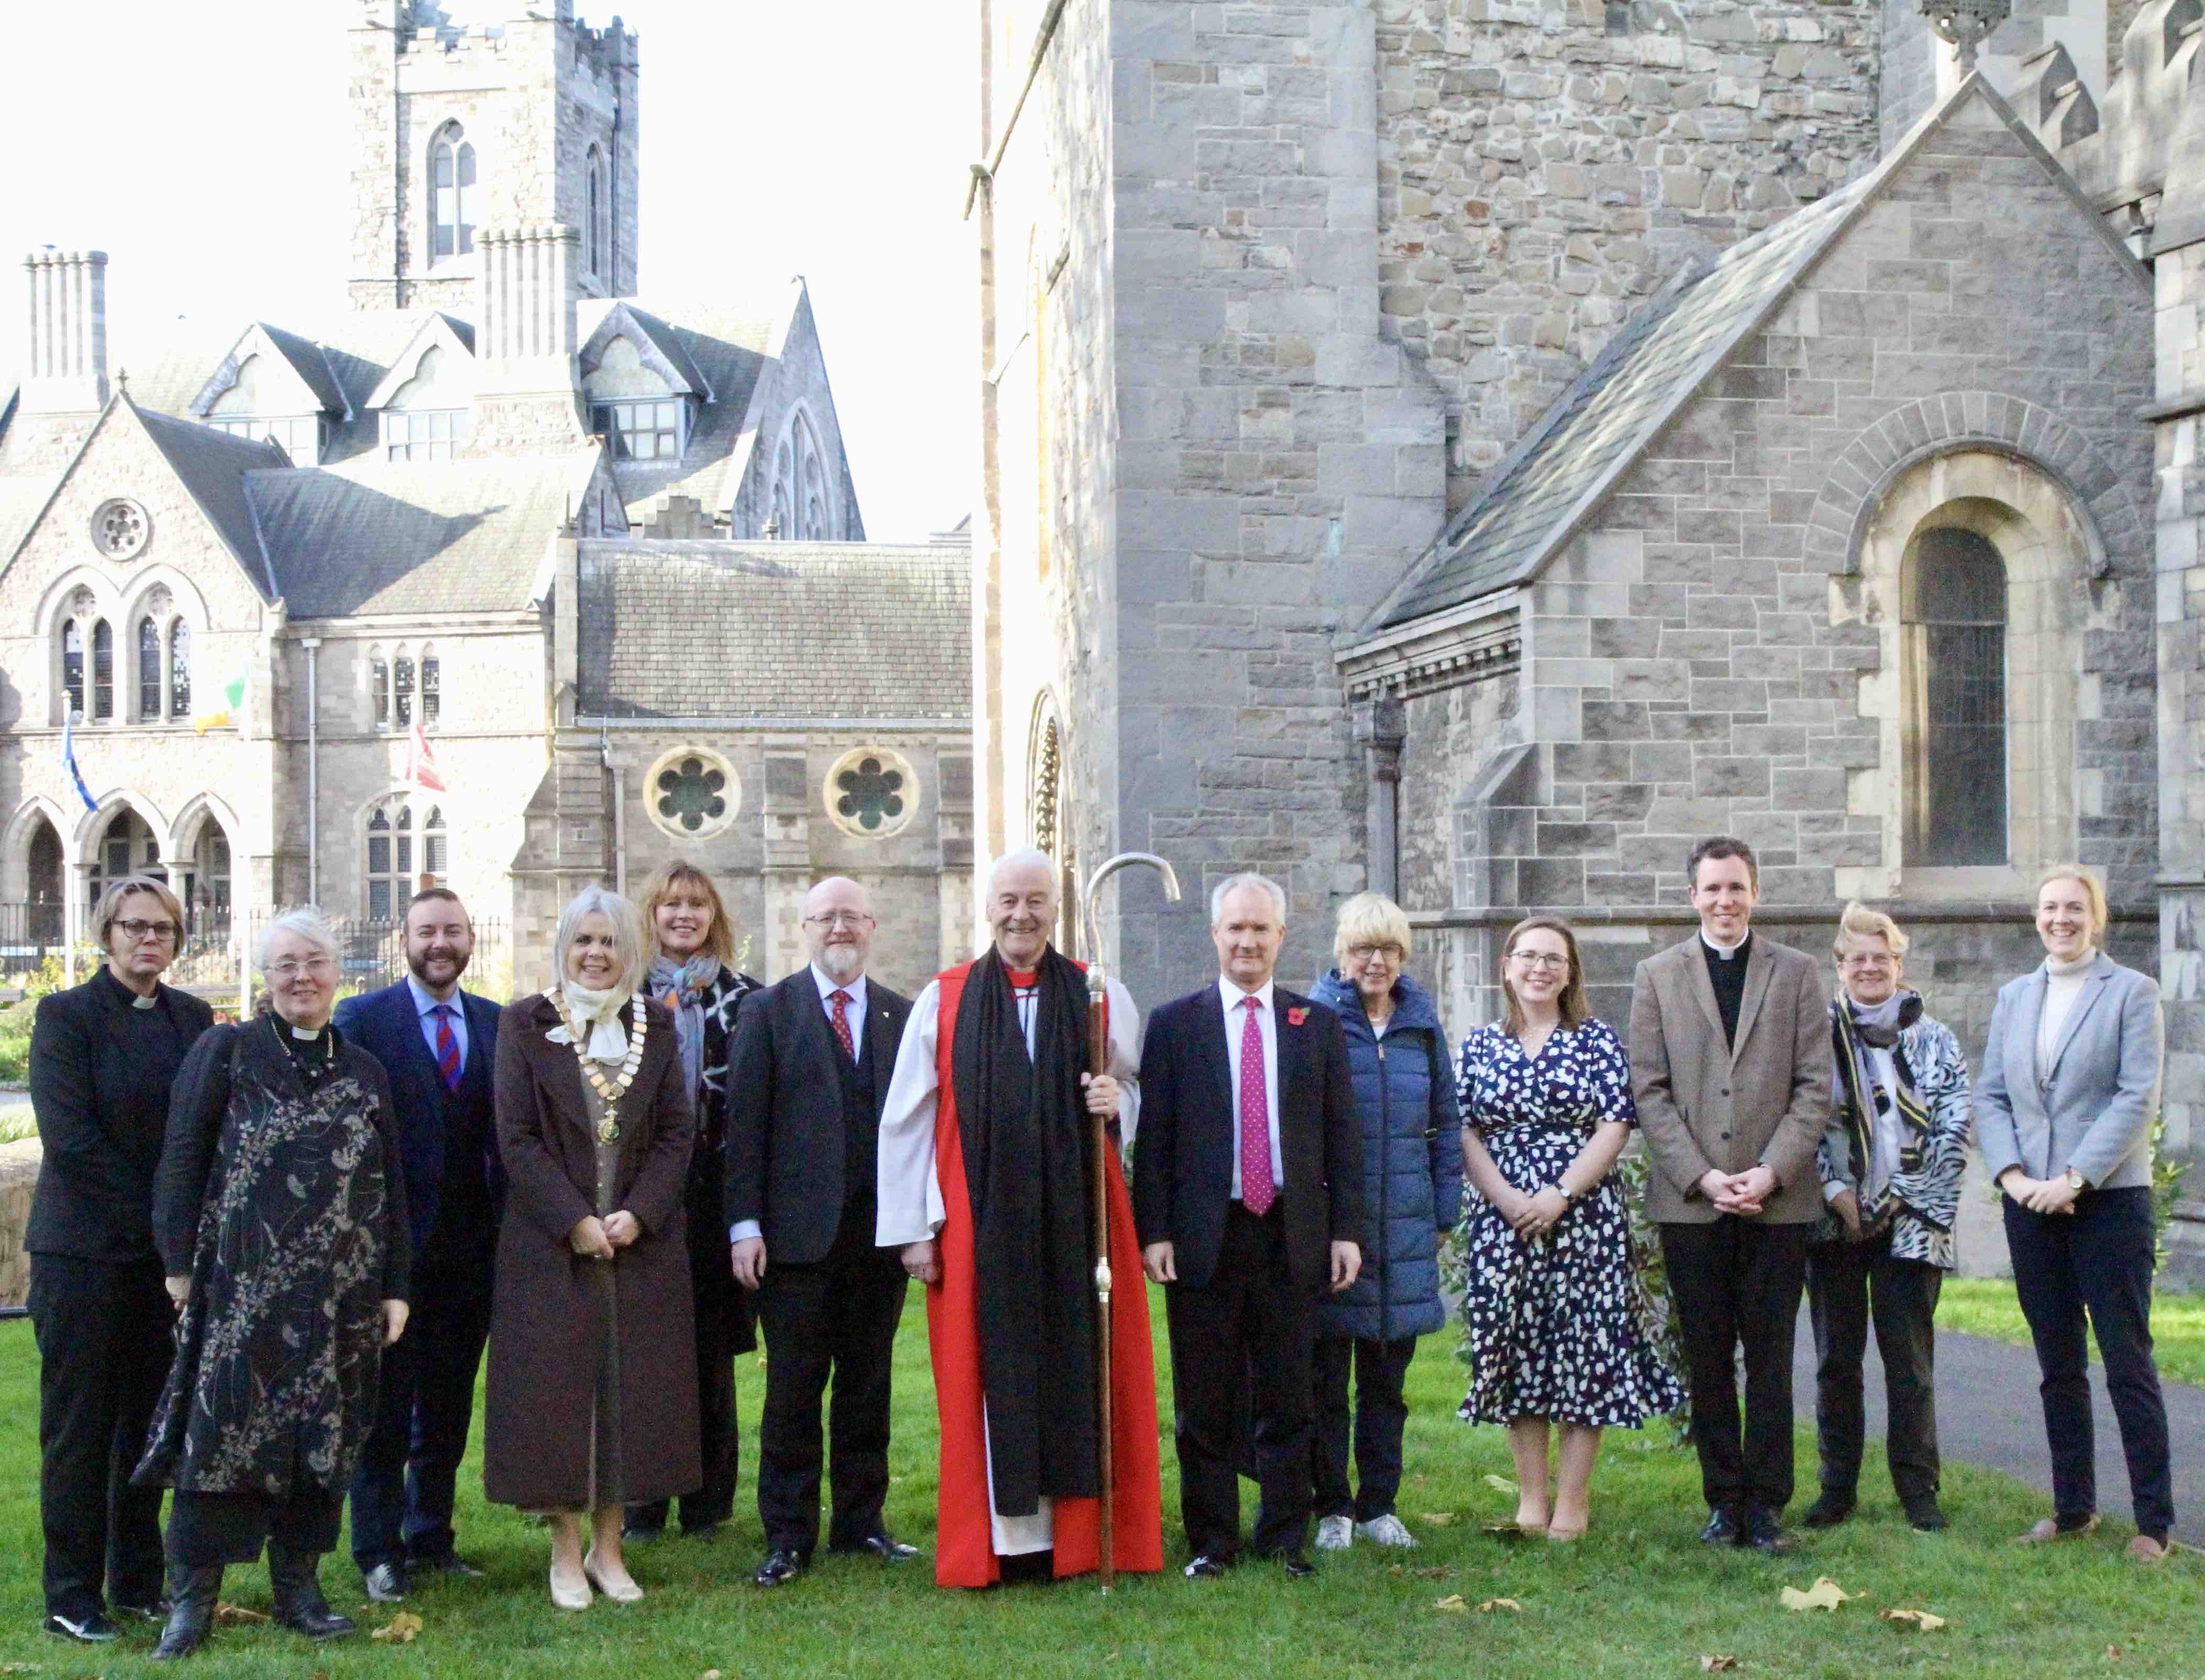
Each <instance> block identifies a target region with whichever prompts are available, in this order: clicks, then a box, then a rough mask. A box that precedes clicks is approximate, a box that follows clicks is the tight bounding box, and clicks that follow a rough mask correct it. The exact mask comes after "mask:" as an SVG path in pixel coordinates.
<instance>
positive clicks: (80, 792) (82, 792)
mask: <svg viewBox="0 0 2205 1680" xmlns="http://www.w3.org/2000/svg"><path fill="white" fill-rule="evenodd" d="M62 763H63V764H65V765H67V766H68V773H69V780H70V781H72V782H74V783H76V796H77V797H78V798H79V799H80V800H82V801H84V808H85V809H86V810H87V811H97V810H98V809H99V801H98V800H96V799H94V798H93V797H92V790H91V789H89V788H87V787H86V786H85V784H84V772H83V771H81V770H79V769H78V768H77V767H76V713H75V712H70V713H69V714H68V716H67V717H66V718H63V719H62Z"/></svg>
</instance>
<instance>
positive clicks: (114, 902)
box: [92, 875, 184, 956]
mask: <svg viewBox="0 0 2205 1680" xmlns="http://www.w3.org/2000/svg"><path fill="white" fill-rule="evenodd" d="M140 892H150V893H152V895H153V897H156V898H158V899H159V900H160V901H161V908H162V909H164V910H166V911H167V912H168V913H169V920H170V921H173V922H174V923H175V924H176V938H175V944H171V945H170V946H169V950H171V951H174V950H178V949H180V948H181V946H182V944H183V943H184V907H183V905H182V904H181V903H178V902H177V899H176V895H175V893H173V892H171V891H169V884H168V883H167V882H166V881H157V880H155V879H153V878H152V876H151V875H125V876H124V877H123V878H122V879H121V880H119V881H116V882H114V883H112V884H111V885H110V886H109V887H108V889H107V891H104V892H103V893H101V894H100V895H99V903H98V904H96V905H94V906H93V907H92V943H93V944H96V945H98V947H99V948H100V950H103V951H106V952H107V953H108V955H110V956H113V955H114V952H113V950H111V949H110V946H109V945H108V943H107V936H108V935H109V934H110V933H112V932H114V931H115V924H116V922H118V921H120V920H122V901H123V900H124V899H126V898H128V897H131V896H132V895H133V894H134V893H140Z"/></svg>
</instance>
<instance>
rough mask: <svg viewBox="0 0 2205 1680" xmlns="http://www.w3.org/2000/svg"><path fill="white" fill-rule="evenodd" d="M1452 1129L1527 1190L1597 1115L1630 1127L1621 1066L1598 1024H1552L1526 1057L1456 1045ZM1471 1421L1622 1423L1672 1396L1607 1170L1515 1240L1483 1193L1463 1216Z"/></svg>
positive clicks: (1561, 1165) (1677, 1392)
mask: <svg viewBox="0 0 2205 1680" xmlns="http://www.w3.org/2000/svg"><path fill="white" fill-rule="evenodd" d="M1460 1096H1461V1105H1462V1122H1463V1124H1464V1125H1465V1126H1467V1127H1470V1128H1471V1129H1474V1130H1475V1131H1476V1132H1477V1135H1478V1136H1479V1137H1480V1138H1481V1139H1483V1141H1484V1144H1485V1147H1486V1150H1487V1152H1488V1153H1489V1154H1491V1156H1492V1157H1493V1160H1494V1165H1496V1166H1498V1167H1499V1168H1500V1169H1501V1177H1504V1178H1506V1179H1507V1181H1508V1182H1509V1183H1511V1184H1513V1185H1514V1186H1515V1187H1516V1188H1517V1189H1519V1190H1522V1191H1524V1192H1525V1193H1527V1194H1529V1193H1531V1192H1535V1191H1536V1190H1538V1189H1542V1187H1544V1186H1546V1185H1548V1184H1553V1183H1559V1182H1560V1178H1561V1176H1562V1174H1563V1173H1564V1172H1565V1171H1567V1170H1568V1167H1569V1165H1570V1163H1571V1162H1572V1160H1574V1159H1576V1158H1577V1154H1578V1151H1579V1150H1581V1149H1582V1148H1584V1146H1585V1144H1586V1142H1587V1141H1589V1140H1590V1138H1591V1136H1592V1135H1593V1130H1594V1129H1595V1128H1596V1127H1597V1126H1598V1125H1600V1124H1601V1123H1602V1122H1603V1121H1608V1120H1620V1121H1622V1122H1623V1123H1626V1125H1630V1126H1634V1127H1635V1126H1636V1125H1637V1123H1638V1110H1637V1105H1635V1104H1634V1103H1633V1102H1632V1101H1631V1062H1630V1058H1629V1057H1627V1056H1626V1054H1625V1053H1624V1049H1623V1046H1622V1044H1621V1043H1620V1041H1618V1040H1617V1038H1616V1036H1615V1034H1614V1031H1613V1030H1612V1029H1611V1028H1609V1027H1608V1025H1607V1024H1606V1023H1605V1022H1600V1021H1586V1022H1582V1023H1581V1024H1580V1025H1578V1026H1577V1027H1576V1028H1570V1029H1567V1030H1565V1029H1563V1028H1559V1027H1558V1028H1555V1029H1554V1032H1553V1033H1551V1034H1548V1039H1547V1041H1546V1043H1544V1044H1543V1045H1542V1046H1540V1047H1539V1053H1538V1055H1537V1056H1536V1057H1525V1055H1524V1047H1523V1046H1521V1045H1520V1044H1519V1043H1518V1042H1517V1040H1516V1038H1515V1036H1514V1035H1513V1034H1511V1033H1509V1032H1508V1031H1507V1029H1506V1028H1503V1027H1501V1026H1500V1025H1498V1024H1495V1025H1494V1026H1490V1027H1486V1028H1481V1029H1479V1030H1478V1031H1477V1032H1475V1033H1473V1034H1471V1035H1470V1037H1469V1038H1467V1039H1465V1040H1464V1041H1463V1046H1462V1067H1461V1080H1460ZM1467 1246H1468V1254H1469V1275H1470V1285H1469V1289H1468V1291H1467V1293H1466V1294H1465V1297H1464V1302H1463V1316H1464V1320H1465V1322H1466V1324H1467V1325H1468V1326H1469V1331H1470V1352H1471V1381H1470V1392H1469V1394H1468V1395H1467V1396H1465V1397H1464V1400H1463V1403H1462V1404H1461V1406H1460V1407H1459V1408H1458V1409H1457V1414H1458V1415H1459V1416H1460V1417H1461V1418H1463V1419H1464V1420H1465V1421H1466V1422H1471V1423H1508V1422H1512V1421H1514V1420H1515V1419H1517V1418H1519V1417H1543V1418H1549V1419H1552V1420H1554V1421H1556V1422H1558V1423H1580V1424H1585V1425H1589V1426H1592V1427H1623V1428H1630V1429H1635V1428H1637V1427H1638V1426H1639V1425H1640V1424H1642V1423H1643V1422H1645V1421H1646V1420H1647V1419H1648V1418H1649V1417H1654V1416H1656V1415H1661V1414H1662V1413H1666V1412H1672V1411H1674V1410H1676V1409H1677V1408H1678V1407H1679V1406H1680V1405H1682V1404H1683V1403H1684V1400H1685V1389H1684V1385H1683V1383H1682V1382H1680V1381H1679V1379H1678V1376H1677V1373H1675V1372H1674V1371H1673V1370H1672V1369H1671V1368H1670V1367H1668V1365H1667V1363H1666V1362H1665V1361H1663V1359H1662V1357H1661V1352H1660V1350H1659V1349H1658V1348H1657V1347H1656V1346H1655V1343H1654V1342H1653V1341H1652V1340H1651V1339H1650V1338H1649V1336H1648V1335H1647V1332H1646V1321H1645V1302H1644V1292H1643V1290H1641V1289H1640V1287H1639V1284H1638V1272H1637V1266H1636V1265H1635V1264H1634V1262H1633V1258H1632V1255H1631V1232H1630V1225H1629V1222H1628V1218H1627V1216H1626V1211H1625V1208H1624V1202H1623V1186H1622V1183H1621V1182H1620V1180H1619V1179H1618V1177H1616V1175H1615V1174H1614V1172H1610V1173H1609V1174H1608V1177H1606V1178H1604V1179H1602V1181H1601V1183H1600V1186H1599V1188H1598V1189H1596V1190H1595V1191H1594V1192H1593V1194H1590V1195H1589V1196H1587V1197H1585V1198H1584V1200H1581V1201H1579V1202H1578V1204H1577V1206H1574V1207H1572V1208H1571V1209H1570V1211H1569V1212H1566V1213H1565V1214H1564V1215H1563V1216H1562V1218H1561V1219H1560V1222H1559V1223H1558V1224H1556V1225H1555V1226H1554V1229H1553V1230H1551V1231H1549V1232H1548V1233H1547V1235H1546V1236H1542V1237H1539V1238H1536V1239H1535V1240H1532V1241H1529V1242H1527V1241H1526V1240H1525V1239H1524V1238H1523V1237H1521V1236H1518V1235H1517V1234H1516V1232H1515V1231H1514V1230H1513V1229H1512V1228H1511V1227H1510V1225H1509V1224H1508V1222H1507V1220H1506V1219H1504V1218H1501V1214H1500V1212H1498V1211H1497V1210H1496V1209H1495V1207H1494V1206H1492V1204H1490V1203H1489V1202H1487V1201H1485V1200H1483V1199H1473V1200H1472V1202H1471V1210H1470V1215H1469V1236H1468V1244H1467Z"/></svg>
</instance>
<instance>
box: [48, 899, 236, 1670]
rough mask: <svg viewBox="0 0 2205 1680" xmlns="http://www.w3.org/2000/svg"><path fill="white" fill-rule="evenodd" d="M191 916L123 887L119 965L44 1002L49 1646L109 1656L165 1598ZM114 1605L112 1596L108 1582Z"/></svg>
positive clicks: (110, 920)
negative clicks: (157, 1457) (151, 1429)
mask: <svg viewBox="0 0 2205 1680" xmlns="http://www.w3.org/2000/svg"><path fill="white" fill-rule="evenodd" d="M183 921H184V913H183V909H182V907H181V905H179V904H178V903H177V902H176V900H175V897H174V896H173V895H172V894H171V893H170V892H169V889H168V887H167V886H166V885H164V884H163V883H162V882H159V881H156V880H152V879H147V878H145V877H142V876H132V877H129V878H127V879H123V880H121V881H117V882H116V884H115V885H112V886H110V887H109V888H108V890H107V891H106V892H105V893H104V895H103V896H102V897H101V898H100V901H99V905H98V909H96V910H95V911H94V912H93V913H92V937H93V938H94V939H96V940H97V941H98V943H99V944H100V945H101V946H102V947H104V949H105V950H106V952H107V960H106V962H104V963H102V964H101V965H100V967H99V968H97V969H95V970H94V971H93V972H92V978H91V979H90V980H86V981H85V983H84V984H83V985H81V986H71V987H70V988H69V989H68V991H66V992H53V993H51V995H49V996H47V997H45V998H40V999H39V1009H38V1016H37V1021H36V1022H35V1024H34V1025H33V1027H32V1028H31V1105H32V1107H33V1110H34V1111H36V1113H37V1116H38V1121H39V1141H40V1142H41V1143H42V1144H43V1145H44V1146H45V1155H44V1156H43V1158H42V1159H40V1161H39V1185H38V1189H37V1191H36V1192H35V1193H34V1194H33V1198H32V1201H31V1222H30V1229H29V1230H27V1232H26V1233H25V1234H24V1238H23V1247H24V1248H27V1250H29V1251H30V1253H31V1254H32V1255H33V1257H34V1258H33V1261H32V1266H31V1296H30V1308H31V1328H32V1331H33V1333H34V1334H35V1335H36V1336H37V1337H38V1343H39V1360H40V1363H39V1516H40V1517H41V1519H42V1520H43V1522H44V1523H45V1543H46V1549H45V1596H46V1619H45V1630H46V1631H47V1632H48V1633H50V1634H54V1635H58V1636H60V1637H62V1638H63V1639H71V1640H75V1641H79V1642H80V1643H82V1644H87V1645H102V1644H107V1643H110V1642H111V1641H114V1640H115V1639H116V1638H117V1637H118V1636H119V1635H120V1633H121V1629H118V1628H117V1627H116V1625H115V1623H114V1622H113V1621H112V1620H111V1619H110V1617H109V1616H108V1614H107V1612H108V1611H109V1610H110V1608H111V1609H113V1610H116V1611H121V1612H123V1613H125V1614H128V1615H134V1616H136V1617H140V1618H141V1619H146V1620H153V1621H158V1620H159V1619H161V1618H162V1617H165V1616H166V1615H167V1614H168V1611H167V1609H166V1608H165V1607H164V1606H163V1602H162V1599H161V1576H162V1564H161V1490H160V1489H159V1488H158V1487H137V1486H133V1485H132V1484H131V1480H130V1473H131V1471H132V1470H134V1469H136V1468H137V1464H138V1455H139V1454H140V1452H142V1451H144V1450H145V1445H146V1427H147V1425H148V1424H149V1423H150V1422H151V1421H152V1416H153V1408H154V1405H155V1403H157V1402H158V1400H159V1399H160V1397H161V1385H162V1384H163V1381H165V1380H166V1379H167V1377H168V1374H169V1355H170V1354H171V1353H172V1352H173V1350H174V1348H173V1343H172V1340H171V1337H170V1335H169V1326H171V1325H172V1324H173V1323H174V1322H175V1314H174V1313H173V1312H172V1311H171V1310H170V1308H169V1296H168V1292H167V1290H164V1289H163V1287H162V1285H161V1260H160V1257H159V1255H158V1254H156V1253H155V1252H154V1249H153V1172H154V1169H155V1168H156V1167H157V1166H158V1165H159V1163H160V1159H161V1140H162V1137H163V1135H164V1134H165V1132H166V1129H167V1126H168V1119H169V1085H170V1084H171V1082H173V1081H174V1080H175V1076H176V1069H178V1068H179V1067H180V1066H181V1065H182V1063H183V1059H184V1053H185V1052H186V1051H188V1050H189V1049H190V1048H191V1047H192V1046H193V1044H194V1043H196V1042H197V1041H198V1040H199V1034H202V1033H204V1032H205V1031H206V1030H207V1028H209V1027H211V1026H212V1025H213V1024H214V1011H213V1010H210V1009H209V1008H208V1007H207V1006H206V1005H205V1004H203V1003H201V1002H200V1001H199V999H198V998H194V997H193V996H192V995H191V994H190V993H189V992H177V991H174V990H171V989H170V988H169V987H168V986H163V985H162V984H161V974H162V973H163V970H165V969H166V968H168V966H169V964H170V963H171V962H175V959H176V950H177V946H178V944H179V942H180V941H181V938H182V937H183ZM103 1582H104V1584H105V1588H106V1591H105V1593H104V1594H103V1593H102V1591H101V1588H102V1583H103Z"/></svg>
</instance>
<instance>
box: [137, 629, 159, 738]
mask: <svg viewBox="0 0 2205 1680" xmlns="http://www.w3.org/2000/svg"><path fill="white" fill-rule="evenodd" d="M138 716H139V718H140V719H141V720H143V721H145V722H146V723H155V722H158V721H159V718H160V716H161V626H160V623H159V621H158V619H155V618H153V617H150V616H149V617H144V618H141V619H140V620H139V621H138Z"/></svg>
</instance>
